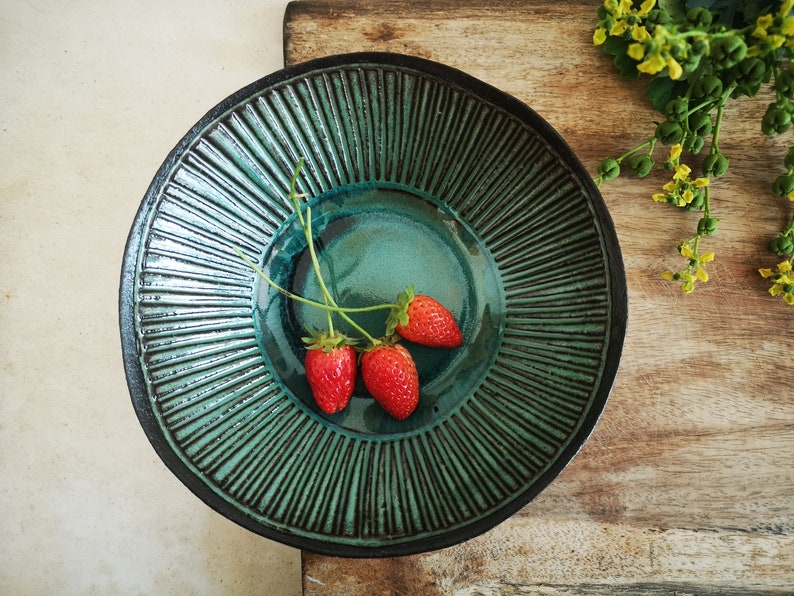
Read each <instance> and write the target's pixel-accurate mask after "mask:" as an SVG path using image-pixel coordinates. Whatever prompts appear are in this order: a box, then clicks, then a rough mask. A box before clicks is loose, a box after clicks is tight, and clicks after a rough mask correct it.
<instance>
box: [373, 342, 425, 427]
mask: <svg viewBox="0 0 794 596" xmlns="http://www.w3.org/2000/svg"><path fill="white" fill-rule="evenodd" d="M361 378H362V379H364V386H365V387H366V388H367V390H368V391H369V392H370V393H371V394H372V397H374V398H375V401H377V402H378V403H379V404H380V405H381V406H383V409H384V410H386V411H387V412H388V413H389V414H391V415H392V416H393V417H394V418H396V419H397V420H405V419H406V418H408V416H410V415H411V414H412V413H413V411H414V410H416V406H417V404H418V403H419V375H418V374H417V372H416V364H414V359H413V358H412V357H411V354H410V352H408V350H406V349H405V348H404V347H403V346H401V345H399V344H380V345H378V346H376V347H374V348H372V349H371V350H369V351H367V352H364V354H363V355H362V356H361Z"/></svg>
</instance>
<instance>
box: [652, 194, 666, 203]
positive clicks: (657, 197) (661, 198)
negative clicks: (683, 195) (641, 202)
mask: <svg viewBox="0 0 794 596" xmlns="http://www.w3.org/2000/svg"><path fill="white" fill-rule="evenodd" d="M651 198H652V199H653V200H654V201H656V202H657V203H666V202H667V194H666V193H663V192H657V193H654V194H652V195H651Z"/></svg>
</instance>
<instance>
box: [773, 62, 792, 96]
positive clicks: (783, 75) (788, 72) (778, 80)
mask: <svg viewBox="0 0 794 596" xmlns="http://www.w3.org/2000/svg"><path fill="white" fill-rule="evenodd" d="M775 91H777V92H778V93H781V94H782V95H785V96H786V97H792V96H793V95H794V65H791V64H790V65H789V67H788V68H787V69H785V70H782V71H780V72H779V73H778V74H777V76H776V77H775Z"/></svg>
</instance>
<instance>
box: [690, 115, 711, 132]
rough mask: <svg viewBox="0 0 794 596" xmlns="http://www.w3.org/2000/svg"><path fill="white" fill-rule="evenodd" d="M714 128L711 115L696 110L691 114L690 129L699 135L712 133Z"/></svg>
mask: <svg viewBox="0 0 794 596" xmlns="http://www.w3.org/2000/svg"><path fill="white" fill-rule="evenodd" d="M712 128H713V126H712V123H711V116H709V115H708V114H706V113H705V112H694V113H693V114H692V115H690V116H689V130H691V131H692V132H693V133H695V134H696V135H698V136H699V137H705V136H707V135H709V134H711V130H712Z"/></svg>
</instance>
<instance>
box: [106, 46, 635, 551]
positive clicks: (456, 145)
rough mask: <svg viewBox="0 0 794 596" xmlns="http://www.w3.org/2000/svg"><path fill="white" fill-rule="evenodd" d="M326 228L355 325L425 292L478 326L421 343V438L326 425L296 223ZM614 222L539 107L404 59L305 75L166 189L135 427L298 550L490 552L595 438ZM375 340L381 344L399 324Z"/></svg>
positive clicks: (315, 65)
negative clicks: (484, 542) (307, 346)
mask: <svg viewBox="0 0 794 596" xmlns="http://www.w3.org/2000/svg"><path fill="white" fill-rule="evenodd" d="M301 157H303V158H305V165H304V167H303V169H302V170H301V173H300V175H299V177H298V179H297V190H298V192H301V193H305V194H306V196H307V199H306V200H307V201H308V204H309V205H310V206H311V208H312V216H313V220H312V221H313V229H314V231H315V240H316V243H315V246H316V249H317V252H318V255H319V260H320V262H321V267H322V271H323V277H324V278H325V279H326V280H328V279H332V280H333V283H332V284H331V291H332V292H333V293H334V295H335V296H336V299H337V301H338V302H339V303H343V304H345V305H346V306H367V305H370V304H374V303H381V302H393V301H394V299H395V297H396V295H397V294H398V293H399V292H400V291H402V290H403V288H404V287H405V286H408V285H413V286H414V287H415V288H416V291H417V293H422V294H429V295H432V296H434V297H435V298H437V299H438V300H439V301H441V302H442V303H443V304H445V305H446V306H447V307H448V308H449V309H450V310H451V311H452V312H453V314H454V315H455V317H456V319H457V320H458V322H459V324H460V327H461V329H462V331H463V334H464V338H465V341H464V344H463V346H461V347H459V348H456V349H454V350H438V349H430V348H421V347H419V346H416V345H413V344H408V343H406V344H404V345H406V347H408V349H409V350H410V351H411V352H412V354H413V356H414V358H415V360H416V363H417V368H418V372H419V378H420V384H421V388H420V395H421V397H420V403H419V406H418V409H417V411H416V412H415V413H414V414H413V415H412V416H411V417H410V418H409V419H407V420H406V421H403V422H398V421H396V420H394V419H392V418H390V417H389V416H388V414H386V413H385V412H384V411H383V410H382V409H381V408H380V407H379V406H378V405H377V404H376V403H375V402H374V401H373V400H372V398H370V397H368V395H367V394H366V391H365V390H363V388H361V387H359V388H357V389H356V391H355V393H354V395H353V397H352V399H351V403H350V405H349V406H348V408H346V409H345V410H343V411H342V412H340V413H338V414H334V415H326V414H323V413H322V412H321V411H320V410H319V409H318V408H317V406H316V405H315V404H314V401H313V399H312V397H311V393H310V391H309V388H308V385H307V383H306V381H305V379H304V376H303V357H304V348H303V345H302V342H301V339H300V338H301V337H302V336H303V335H305V332H304V327H305V326H307V325H308V326H321V325H322V324H323V320H324V315H323V313H322V312H321V311H318V310H317V309H313V308H311V307H307V306H303V305H301V304H300V303H297V302H295V301H292V300H290V299H288V298H286V297H285V296H284V295H283V294H280V293H278V292H276V291H274V290H273V289H271V287H270V286H269V285H268V284H267V283H265V282H263V281H262V280H261V278H260V277H259V276H257V275H256V274H254V273H253V271H252V269H251V268H250V267H249V266H248V265H246V264H245V263H244V262H243V260H242V259H241V258H240V257H239V256H238V254H237V253H236V252H235V249H239V250H240V251H242V252H243V253H244V254H245V255H246V256H247V257H248V258H249V259H250V260H251V261H253V262H254V263H256V264H257V265H258V266H259V267H261V268H262V269H263V270H264V271H265V272H266V273H267V274H268V275H269V276H270V277H272V278H273V279H274V280H275V281H276V282H277V283H278V284H279V285H281V286H282V287H284V288H287V289H288V290H290V291H292V292H295V293H297V294H301V295H304V296H306V297H309V298H314V299H316V300H321V294H320V292H319V288H318V284H317V280H316V277H315V275H314V271H313V269H312V267H311V260H310V257H309V251H308V250H307V244H306V241H305V239H304V237H303V235H302V233H301V230H300V227H299V225H298V222H297V221H296V216H295V214H294V211H293V209H292V207H291V204H290V202H289V201H288V193H289V187H290V178H291V176H292V173H293V172H294V171H295V167H296V165H297V163H298V161H299V159H300V158H301ZM626 314H627V304H626V285H625V279H624V273H623V266H622V261H621V255H620V250H619V247H618V242H617V239H616V236H615V232H614V229H613V226H612V223H611V220H610V217H609V215H608V213H607V210H606V208H605V206H604V203H603V200H602V198H601V196H600V195H599V193H598V191H597V189H596V187H595V186H594V184H593V182H592V180H591V178H590V176H589V175H588V174H587V172H586V171H585V169H584V168H583V167H582V165H581V164H580V163H579V161H578V160H577V159H576V157H575V155H574V154H573V152H572V151H571V150H570V149H569V148H568V146H567V145H566V144H565V142H564V141H563V140H562V139H561V138H560V136H559V135H558V134H557V133H556V132H555V131H554V130H553V129H552V128H551V127H550V126H549V125H548V124H547V123H546V122H545V121H544V120H543V119H541V118H540V117H539V116H538V115H537V114H536V113H535V112H533V111H532V110H531V109H530V108H529V107H527V106H526V105H525V104H523V103H521V102H520V101H517V100H516V99H514V98H512V97H510V96H508V95H506V94H504V93H502V92H500V91H499V90H497V89H495V88H493V87H491V86H489V85H487V84H485V83H483V82H481V81H479V80H477V79H475V78H472V77H471V76H468V75H466V74H464V73H463V72H460V71H458V70H455V69H452V68H449V67H447V66H444V65H441V64H438V63H435V62H431V61H427V60H423V59H419V58H414V57H409V56H403V55H395V54H380V53H367V54H350V55H343V56H332V57H328V58H323V59H320V60H316V61H312V62H308V63H305V64H301V65H299V66H296V67H292V68H287V69H285V70H282V71H280V72H278V73H275V74H273V75H271V76H268V77H265V78H264V79H262V80H260V81H257V82H256V83H253V84H252V85H250V86H248V87H245V88H244V89H241V90H240V91H239V92H237V93H235V94H233V95H232V96H230V97H229V98H227V99H226V100H224V101H223V102H221V103H220V104H219V105H218V106H216V107H215V108H213V109H212V110H211V111H210V112H209V113H208V114H207V115H206V116H204V117H203V118H202V119H201V120H200V121H199V122H198V123H197V124H196V125H195V126H194V127H193V128H192V129H191V130H190V131H189V132H188V133H187V135H186V136H185V137H184V138H183V139H182V141H181V142H180V143H179V144H178V145H177V146H176V148H175V149H174V150H173V151H172V152H171V154H170V155H169V156H168V157H167V159H166V160H165V162H164V164H163V165H162V167H161V168H160V170H159V171H158V172H157V174H156V176H155V178H154V180H153V182H152V184H151V186H150V188H149V190H148V192H147V193H146V196H145V197H144V200H143V202H142V205H141V207H140V210H139V212H138V215H137V217H136V219H135V221H134V223H133V225H132V230H131V233H130V236H129V240H128V243H127V248H126V252H125V256H124V263H123V270H122V277H121V291H120V327H121V339H122V348H123V357H124V364H125V367H126V373H127V379H128V384H129V388H130V393H131V396H132V403H133V406H134V409H135V411H136V413H137V415H138V418H139V420H140V422H141V424H142V426H143V429H144V431H145V432H146V434H147V436H148V438H149V440H150V441H151V443H152V445H153V446H154V448H155V450H156V451H157V453H158V454H159V456H160V457H161V458H162V459H163V461H164V462H165V464H166V465H167V466H168V467H169V468H170V469H171V470H172V471H173V473H174V474H175V475H176V476H177V477H179V478H180V479H181V481H182V482H183V483H184V484H185V485H186V486H187V487H188V488H189V489H190V490H192V491H193V492H194V493H195V494H196V495H197V496H198V497H200V498H201V499H202V500H203V501H204V502H205V503H207V504H208V505H209V506H211V507H212V508H214V509H215V510H217V511H218V512H220V513H221V514H223V515H224V516H226V517H227V518H229V519H231V520H233V521H235V522H237V523H238V524H239V525H241V526H243V527H245V528H247V529H249V530H251V531H253V532H257V533H259V534H261V535H263V536H266V537H268V538H271V539H274V540H277V541H280V542H282V543H285V544H288V545H291V546H294V547H298V548H302V549H307V550H310V551H314V552H318V553H323V554H328V555H336V556H348V557H382V556H396V555H406V554H412V553H419V552H423V551H428V550H433V549H438V548H443V547H447V546H450V545H453V544H456V543H458V542H461V541H463V540H467V539H469V538H471V537H473V536H476V535H478V534H480V533H482V532H484V531H486V530H488V529H489V528H491V527H493V526H494V525H495V524H497V523H499V522H501V521H503V520H504V519H506V518H507V517H509V516H510V515H512V514H513V513H514V512H516V511H517V510H518V509H520V508H521V507H523V506H524V505H526V504H527V503H528V502H529V501H531V499H532V498H533V497H535V496H536V495H537V494H538V493H539V492H540V491H541V490H542V489H543V488H544V487H545V486H547V485H548V484H549V482H551V481H552V479H554V477H555V476H557V475H558V474H559V473H560V471H561V470H562V469H563V468H564V466H565V465H566V464H567V463H568V462H569V461H570V460H571V458H572V457H573V456H574V455H575V454H576V452H577V451H578V450H579V448H580V447H581V446H582V444H583V443H584V441H585V440H586V439H587V437H588V436H589V434H590V433H591V431H592V430H593V427H594V426H595V424H596V421H597V419H598V417H599V416H600V414H601V412H602V410H603V407H604V405H605V402H606V400H607V397H608V395H609V392H610V389H611V386H612V383H613V381H614V378H615V375H616V372H617V369H618V362H619V359H620V353H621V349H622V344H623V338H624V334H625V328H626ZM359 324H361V325H362V326H363V327H364V328H365V329H367V330H368V331H369V332H370V333H372V334H373V335H377V334H382V333H383V331H382V329H383V313H382V312H380V313H367V314H366V315H364V316H362V317H360V318H359Z"/></svg>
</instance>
